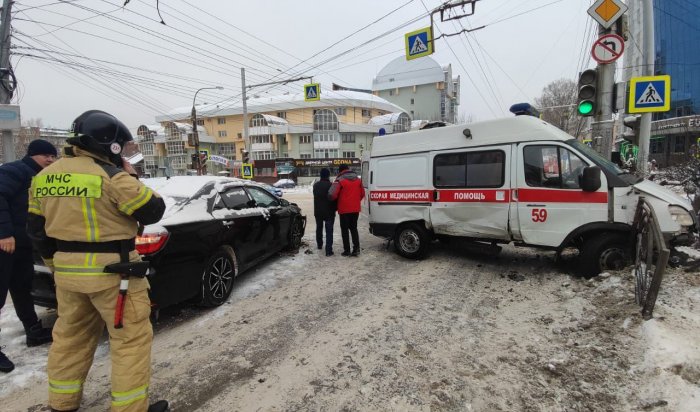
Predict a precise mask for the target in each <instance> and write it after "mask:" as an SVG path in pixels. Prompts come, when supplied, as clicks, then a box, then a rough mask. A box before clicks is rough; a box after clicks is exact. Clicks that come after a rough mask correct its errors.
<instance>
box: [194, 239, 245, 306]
mask: <svg viewBox="0 0 700 412" xmlns="http://www.w3.org/2000/svg"><path fill="white" fill-rule="evenodd" d="M237 275H238V260H237V259H236V253H235V252H234V251H233V248H232V247H231V246H221V247H220V248H219V249H217V250H216V252H214V254H213V255H211V257H210V258H209V260H208V261H207V264H206V266H205V268H204V273H202V305H203V306H219V305H221V304H222V303H224V302H226V300H228V297H229V296H230V295H231V289H232V288H233V280H234V279H235V277H236V276H237Z"/></svg>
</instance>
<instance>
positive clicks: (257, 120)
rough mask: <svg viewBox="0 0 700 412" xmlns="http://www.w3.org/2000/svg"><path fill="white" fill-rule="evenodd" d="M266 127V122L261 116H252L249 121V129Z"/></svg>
mask: <svg viewBox="0 0 700 412" xmlns="http://www.w3.org/2000/svg"><path fill="white" fill-rule="evenodd" d="M263 126H267V120H265V118H264V117H263V116H262V115H261V114H256V115H255V116H253V118H252V119H250V127H263Z"/></svg>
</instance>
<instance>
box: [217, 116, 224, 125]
mask: <svg viewBox="0 0 700 412" xmlns="http://www.w3.org/2000/svg"><path fill="white" fill-rule="evenodd" d="M216 123H218V124H226V118H225V117H218V118H217V119H216Z"/></svg>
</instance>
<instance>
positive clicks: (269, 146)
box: [250, 143, 272, 152]
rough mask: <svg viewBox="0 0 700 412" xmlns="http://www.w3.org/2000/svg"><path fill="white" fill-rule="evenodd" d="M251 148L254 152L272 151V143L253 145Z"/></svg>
mask: <svg viewBox="0 0 700 412" xmlns="http://www.w3.org/2000/svg"><path fill="white" fill-rule="evenodd" d="M250 148H251V150H252V151H254V152H260V151H270V150H272V143H253V144H251V146H250Z"/></svg>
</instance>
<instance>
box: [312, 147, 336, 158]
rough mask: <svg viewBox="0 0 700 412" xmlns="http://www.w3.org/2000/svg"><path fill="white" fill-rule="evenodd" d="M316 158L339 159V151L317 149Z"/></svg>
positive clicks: (315, 151)
mask: <svg viewBox="0 0 700 412" xmlns="http://www.w3.org/2000/svg"><path fill="white" fill-rule="evenodd" d="M314 157H316V158H319V159H331V158H335V157H338V149H316V150H314Z"/></svg>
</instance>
